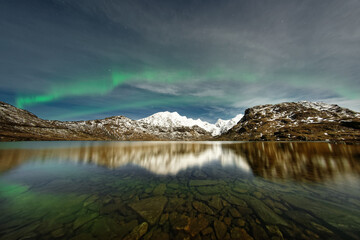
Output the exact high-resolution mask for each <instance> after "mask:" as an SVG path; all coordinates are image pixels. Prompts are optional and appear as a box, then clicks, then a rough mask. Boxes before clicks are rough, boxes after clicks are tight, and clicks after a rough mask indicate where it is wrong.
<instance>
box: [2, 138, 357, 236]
mask: <svg viewBox="0 0 360 240" xmlns="http://www.w3.org/2000/svg"><path fill="white" fill-rule="evenodd" d="M0 213H1V214H0V238H1V239H360V238H359V237H358V236H360V148H359V146H349V145H333V144H328V143H313V142H312V143H311V142H309V143H272V142H264V143H262V142H252V143H246V142H243V143H239V142H225V143H224V142H223V143H219V142H50V143H49V142H32V143H25V142H20V143H1V144H0Z"/></svg>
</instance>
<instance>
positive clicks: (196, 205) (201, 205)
mask: <svg viewBox="0 0 360 240" xmlns="http://www.w3.org/2000/svg"><path fill="white" fill-rule="evenodd" d="M192 205H193V207H194V208H195V209H196V210H197V211H199V212H201V213H206V214H209V215H214V211H213V210H212V209H211V208H209V207H208V206H207V205H206V204H204V203H202V202H198V201H194V202H193V203H192Z"/></svg>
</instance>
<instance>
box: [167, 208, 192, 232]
mask: <svg viewBox="0 0 360 240" xmlns="http://www.w3.org/2000/svg"><path fill="white" fill-rule="evenodd" d="M169 220H170V224H171V226H172V228H173V229H176V230H184V229H188V228H189V224H190V218H189V217H188V216H186V215H184V214H178V213H177V212H172V213H171V214H170V215H169Z"/></svg>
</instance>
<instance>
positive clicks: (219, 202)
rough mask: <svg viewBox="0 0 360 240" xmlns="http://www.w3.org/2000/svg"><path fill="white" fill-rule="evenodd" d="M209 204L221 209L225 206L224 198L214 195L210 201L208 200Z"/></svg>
mask: <svg viewBox="0 0 360 240" xmlns="http://www.w3.org/2000/svg"><path fill="white" fill-rule="evenodd" d="M208 204H209V206H211V207H213V208H215V209H216V210H218V211H220V210H221V209H222V208H223V204H222V200H221V198H220V197H218V196H213V197H212V198H211V200H210V201H208Z"/></svg>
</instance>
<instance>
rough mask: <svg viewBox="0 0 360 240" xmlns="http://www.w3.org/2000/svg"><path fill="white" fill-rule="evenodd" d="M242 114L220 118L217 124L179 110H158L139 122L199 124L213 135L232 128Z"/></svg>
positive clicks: (178, 124)
mask: <svg viewBox="0 0 360 240" xmlns="http://www.w3.org/2000/svg"><path fill="white" fill-rule="evenodd" d="M242 116H243V115H242V114H239V115H237V116H236V117H234V118H232V119H229V120H222V119H219V120H218V121H217V122H216V123H215V124H211V123H208V122H205V121H202V120H201V119H196V120H194V119H192V118H187V117H185V116H181V115H180V114H179V113H177V112H168V111H166V112H158V113H155V114H153V115H151V116H149V117H146V118H142V119H139V120H138V122H139V123H146V124H149V125H152V126H159V127H166V128H174V127H194V126H198V127H200V128H202V129H204V130H205V131H207V132H210V133H211V135H212V136H217V135H220V134H222V133H224V132H226V131H228V130H229V129H230V128H232V127H233V126H235V125H236V124H237V123H238V122H239V120H240V119H241V118H242Z"/></svg>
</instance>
